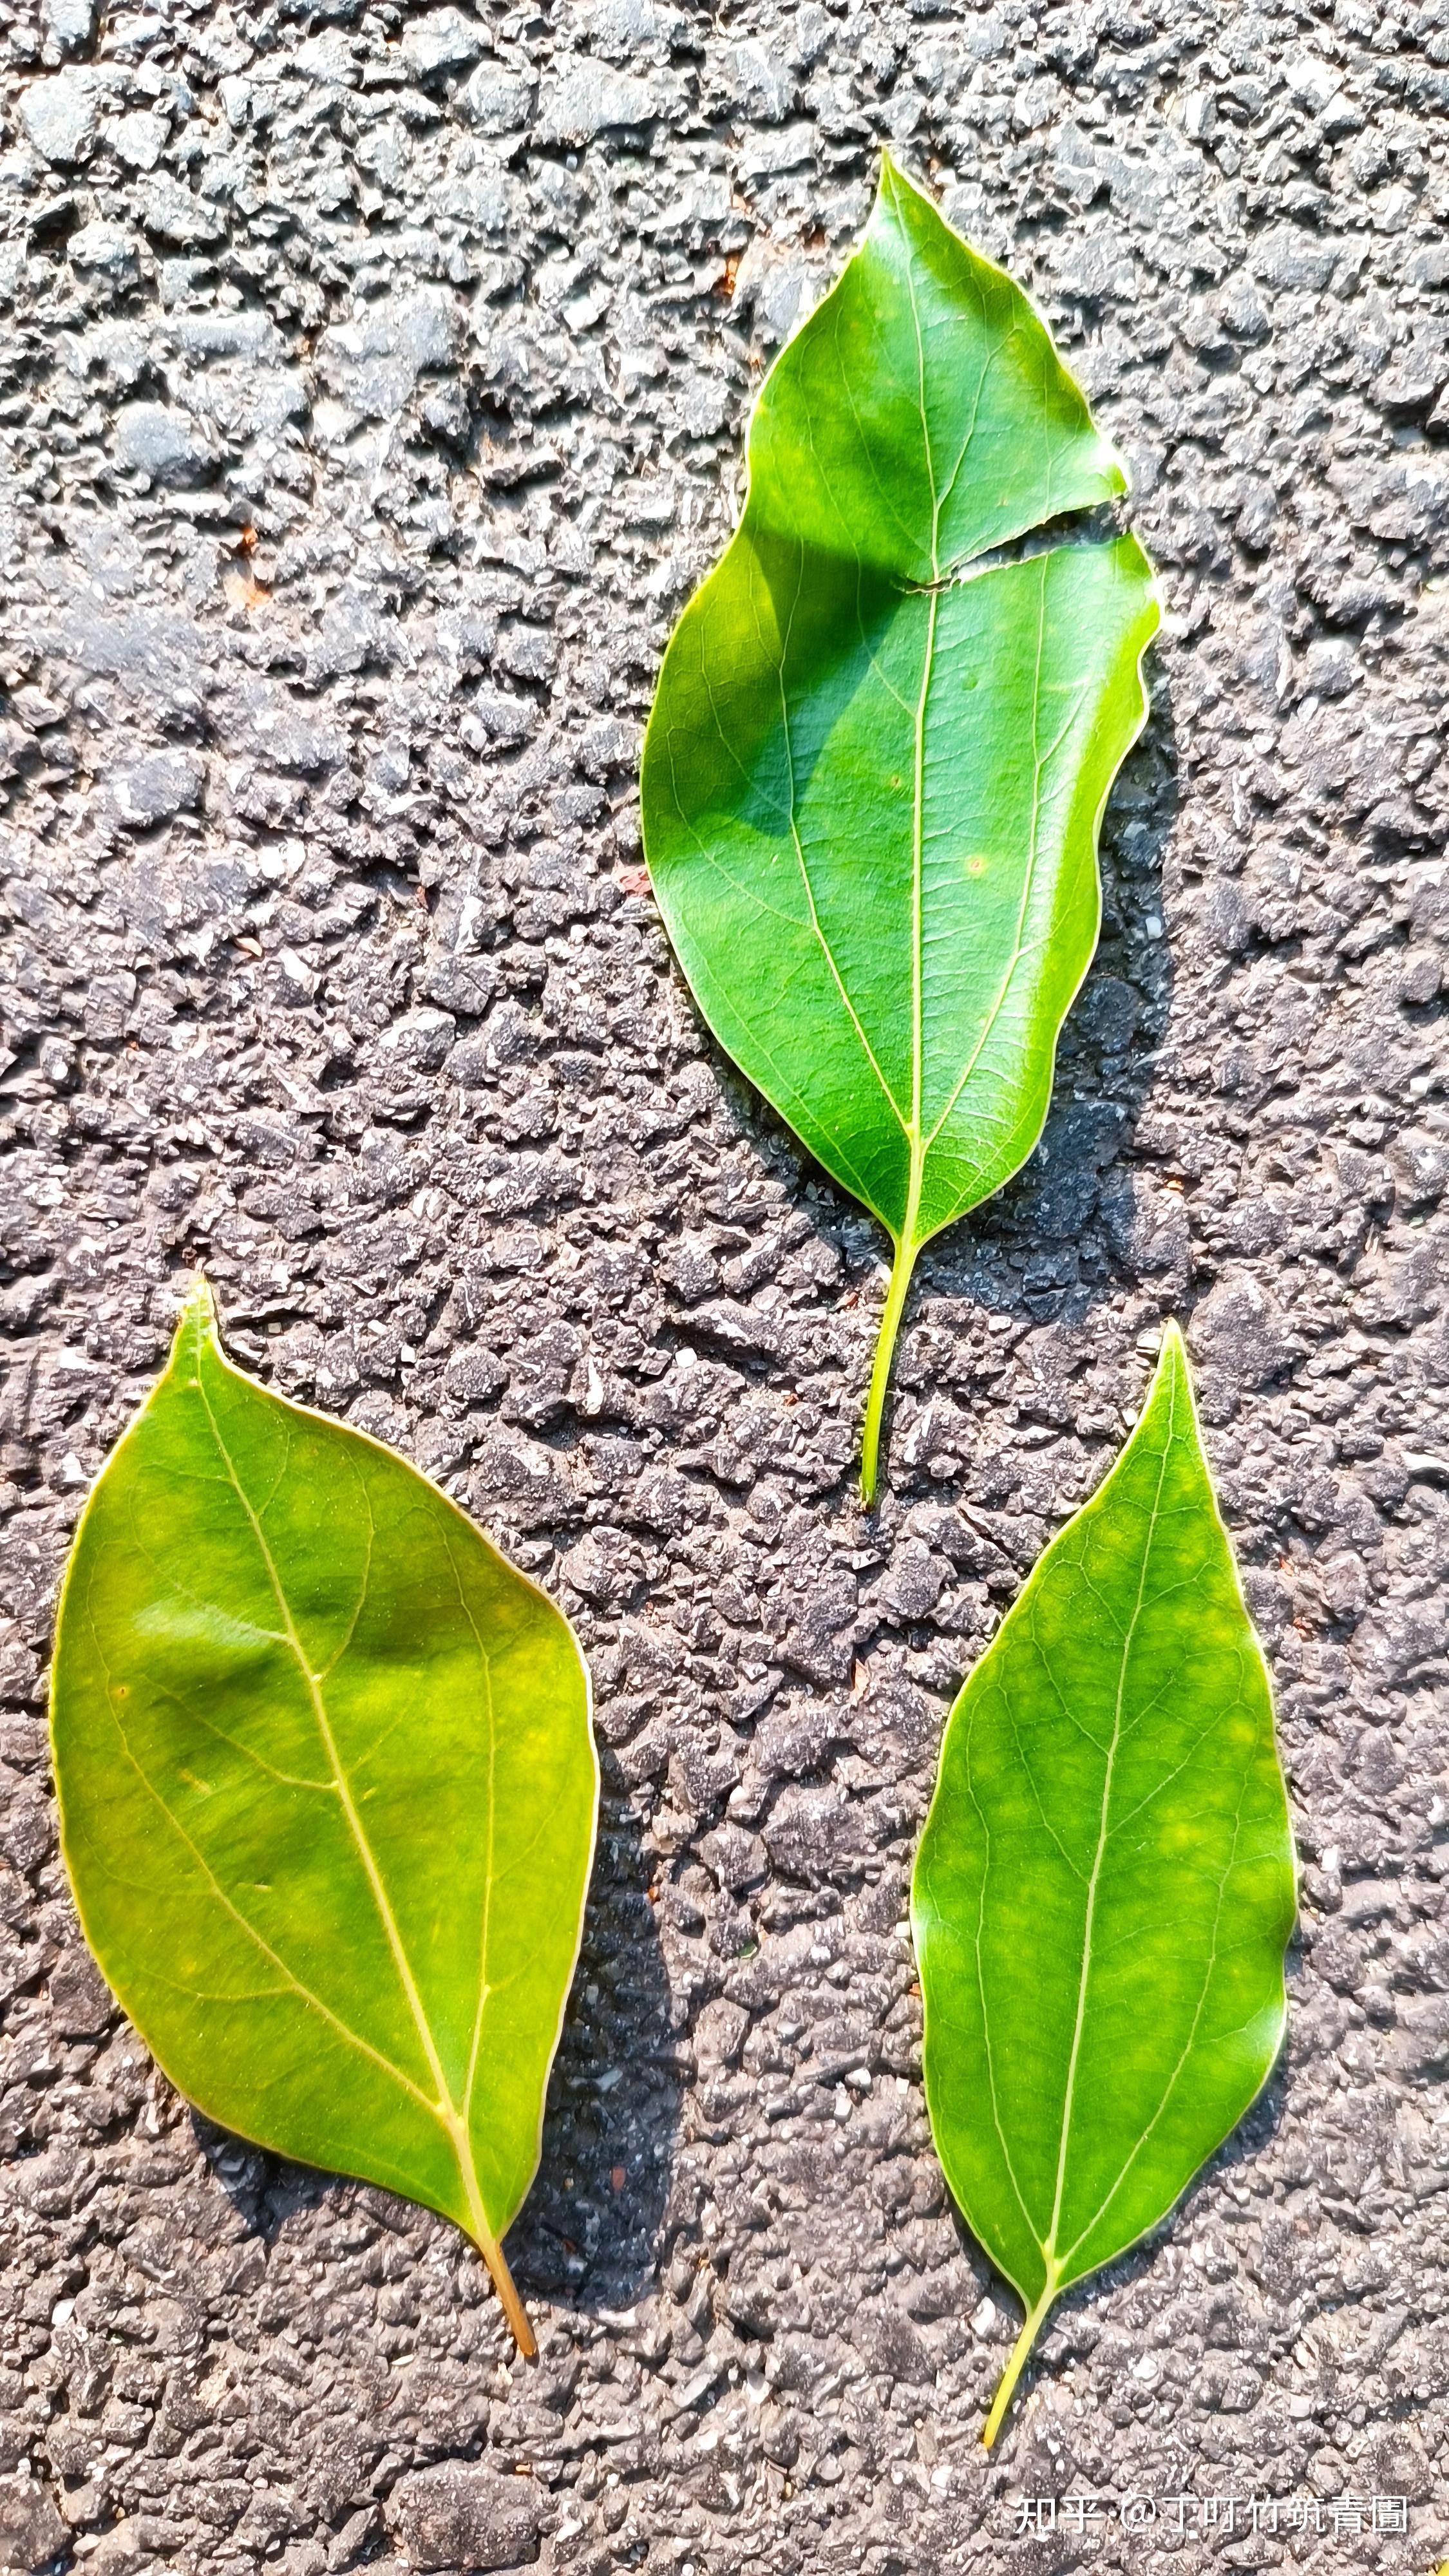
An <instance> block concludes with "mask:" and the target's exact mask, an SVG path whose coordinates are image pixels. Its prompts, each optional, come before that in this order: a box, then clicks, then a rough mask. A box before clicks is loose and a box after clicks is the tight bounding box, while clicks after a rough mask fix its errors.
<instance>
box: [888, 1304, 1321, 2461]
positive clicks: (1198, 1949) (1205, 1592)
mask: <svg viewBox="0 0 1449 2576" xmlns="http://www.w3.org/2000/svg"><path fill="white" fill-rule="evenodd" d="M1293 1908H1294V1869H1293V1843H1292V1835H1291V1831H1290V1828H1289V1823H1288V1805H1287V1799H1286V1796H1285V1794H1284V1788H1283V1777H1282V1773H1281V1772H1280V1770H1279V1767H1278V1756H1277V1753H1276V1751H1275V1748H1274V1742H1273V1711H1272V1702H1271V1699H1270V1696H1269V1689H1268V1676H1267V1672H1266V1670H1265V1667H1264V1663H1263V1657H1262V1653H1261V1650H1260V1648H1259V1645H1258V1641H1257V1639H1256V1637H1255V1636H1254V1634H1253V1631H1252V1628H1251V1626H1250V1624H1249V1621H1248V1614H1247V1611H1246V1610H1245V1608H1244V1606H1243V1598H1242V1593H1241V1591H1240V1589H1239V1585H1238V1578H1237V1571H1236V1568H1235V1566H1234V1563H1233V1556H1232V1550H1231V1548H1230V1546H1229V1543H1228V1537H1227V1533H1226V1531H1225V1530H1224V1528H1223V1525H1222V1522H1221V1520H1220V1519H1219V1517H1218V1512H1217V1507H1216V1504H1215V1503H1214V1500H1213V1492H1212V1486H1211V1484H1210V1482H1209V1479H1208V1471H1207V1466H1206V1463H1205V1461H1204V1458H1203V1454H1202V1447H1201V1444H1200V1441H1199V1439H1198V1432H1197V1424H1196V1421H1195V1419H1194V1415H1193V1404H1192V1389H1191V1385H1190V1382H1189V1379H1188V1372H1187V1359H1186V1354H1185V1353H1184V1350H1183V1347H1182V1339H1181V1336H1180V1334H1179V1333H1178V1331H1177V1329H1176V1327H1175V1326H1170V1327H1169V1328H1168V1333H1167V1338H1166V1341H1165V1342H1164V1345H1163V1351H1162V1358H1161V1360H1160V1362H1159V1364H1158V1369H1157V1374H1156V1377H1155V1378H1154V1380H1153V1384H1152V1389H1151V1392H1150V1394H1149V1396H1148V1399H1147V1403H1146V1406H1145V1408H1144V1411H1143V1414H1142V1418H1141V1420H1140V1422H1139V1423H1138V1425H1137V1427H1136V1430H1135V1431H1134V1432H1133V1434H1132V1437H1131V1439H1130V1440H1129V1441H1128V1443H1127V1446H1126V1448H1125V1449H1124V1450H1123V1452H1122V1455H1121V1457H1120V1458H1119V1459H1118V1461H1117V1464H1116V1466H1115V1467H1114V1468H1113V1469H1112V1471H1111V1474H1110V1475H1109V1476H1108V1477H1107V1479H1106V1481H1105V1482H1104V1483H1103V1484H1102V1485H1101V1486H1100V1487H1099V1489H1098V1491H1097V1492H1096V1493H1095V1494H1094V1495H1093V1497H1092V1499H1091V1501H1090V1502H1089V1503H1087V1504H1086V1505H1085V1506H1084V1508H1083V1509H1082V1510H1081V1511H1079V1512H1078V1513H1077V1514H1076V1516H1075V1518H1074V1519H1073V1520H1070V1521H1069V1522H1068V1523H1067V1525H1066V1527H1065V1529H1063V1530H1062V1531H1061V1532H1060V1534H1059V1535H1058V1536H1057V1537H1056V1538H1055V1539H1054V1540H1053V1541H1052V1544H1051V1546H1050V1547H1049V1548H1048V1549H1047V1551H1046V1554H1045V1555H1044V1556H1043V1557H1042V1559H1041V1562H1040V1563H1039V1564H1038V1565H1037V1567H1036V1569H1035V1571H1034V1572H1033V1574H1032V1576H1031V1579H1030V1581H1029V1582H1028V1584H1027V1586H1026V1589H1025V1591H1024V1592H1023V1593H1022V1595H1021V1598H1020V1600H1019V1601H1017V1602H1016V1604H1015V1605H1014V1607H1013V1608H1012V1610H1011V1611H1010V1612H1009V1613H1008V1615H1007V1617H1006V1619H1005V1620H1004V1621H1003V1623H1002V1626H1001V1628H1000V1631H999V1632H998V1634H997V1636H996V1637H995V1639H994V1640H993V1642H992V1644H991V1646H990V1647H989V1648H988V1650H987V1652H986V1653H985V1654H984V1655H983V1656H982V1658H981V1661H980V1663H979V1664H978V1665H977V1667H976V1669H975V1671H974V1672H973V1673H972V1675H971V1678H970V1680H969V1681H968V1682H967V1684H966V1687H965V1689H964V1690H963V1691H962V1693H961V1696H960V1698H959V1699H958V1700H957V1702H956V1705H955V1707H954V1709H953V1710H952V1712H951V1716H950V1719H949V1722H948V1724H947V1728H946V1735H945V1741H944V1744H943V1746H942V1751H941V1770H940V1777H939V1779H938V1781H937V1785H936V1793H935V1797H934V1799H933V1800H932V1804H931V1810H930V1814H929V1815H928V1817H927V1819H926V1826H925V1831H924V1833H923V1835H922V1838H921V1847H920V1851H919V1853H918V1855H917V1859H916V1869H915V1879H914V1885H913V1889H912V1919H913V1924H914V1929H915V1940H916V1952H917V1956H918V1958H919V1961H920V1969H921V1989H922V1993H923V1996H924V1998H925V2075H926V2100H927V2104H928V2107H929V2110H930V2115H931V2126H932V2130H933V2132H934V2135H935V2140H936V2146H937V2150H938V2152H939V2154H940V2158H941V2162H942V2165H943V2166H944V2168H945V2172H946V2179H947V2181H948V2182H949V2184H950V2186H951V2190H952V2192H953V2193H954V2195H955V2197H956V2200H957V2201H958V2203H959V2205H960V2207H961V2209H962V2211H963V2213H964V2214H965V2217H966V2219H967V2221H968V2223H969V2225H970V2227H971V2229H972V2231H973V2233H974V2234H975V2235H976V2236H978V2237H979V2238H980V2241H981V2243H982V2244H983V2246H984V2247H985V2248H986V2251H987V2253H988V2254H989V2255H990V2257H991V2260H992V2262H993V2263H994V2264H995V2265H996V2267H997V2269H998V2271H1000V2272H1003V2273H1004V2274H1005V2276H1006V2278H1007V2280H1009V2281H1010V2282H1012V2283H1013V2284H1014V2285H1015V2287H1016V2289H1017V2290H1018V2291H1019V2292H1020V2294H1021V2297H1022V2301H1023V2303H1024V2305H1025V2307H1026V2309H1027V2320H1026V2325H1025V2327H1024V2329H1023V2331H1022V2335H1021V2339H1020V2341H1019V2343H1018V2344H1017V2347H1016V2350H1015V2352H1014V2353H1013V2355H1012V2358H1011V2362H1010V2365H1009V2367H1008V2370H1007V2373H1006V2376H1005V2378H1004V2380H1003V2381H1002V2385H1001V2388H1000V2390H999V2392H998V2395H997V2398H996V2402H995V2405H994V2406H993V2408H992V2411H991V2414H990V2417H989V2418H988V2421H987V2425H986V2430H985V2433H984V2436H983V2438H984V2440H985V2441H986V2442H987V2444H988V2445H989V2444H990V2442H991V2441H992V2440H993V2439H994V2437H995V2434H996V2431H997V2428H998V2426H999V2424H1000V2422H1001V2419H1002V2416H1003V2414H1004V2413H1005V2410H1006V2406H1007V2404H1008V2402H1009V2400H1010V2396H1011V2391H1012V2389H1013V2387H1014V2386H1015V2383H1016V2379H1017V2375H1018V2373H1019V2371H1020V2369H1021V2366H1022V2363H1023V2362H1024V2361H1025V2359H1026V2356H1027V2353H1028V2352H1029V2351H1030V2348H1031V2344H1032V2341H1033V2339H1034V2337H1035V2335H1036V2333H1037V2331H1038V2329H1039V2327H1040V2325H1041V2323H1042V2320H1043V2318H1044V2317H1045V2316H1046V2314H1047V2311H1048V2310H1049V2308H1050V2307H1051V2305H1052V2303H1053V2301H1054V2300H1055V2299H1056V2298H1057V2296H1058V2295H1059V2293H1060V2292H1061V2291H1062V2290H1064V2289H1065V2288H1066V2287H1067V2285H1068V2284H1069V2283H1070V2282H1072V2281H1080V2280H1081V2279H1082V2278H1083V2277H1084V2276H1085V2275H1086V2274H1087V2273H1089V2272H1095V2271H1096V2270H1097V2269H1098V2268H1099V2266H1100V2265H1102V2264H1103V2263H1109V2262H1110V2261H1111V2260H1112V2258H1113V2256H1114V2255H1116V2254H1120V2253H1121V2252H1122V2251H1123V2249H1124V2247H1126V2246H1128V2245H1131V2244H1133V2243H1134V2242H1135V2240H1136V2239H1137V2238H1138V2237H1139V2236H1141V2235H1143V2234H1144V2232H1145V2231H1146V2230H1147V2229H1148V2228H1150V2227H1153V2226H1155V2225H1156V2223H1157V2221H1158V2220H1159V2219H1160V2218H1162V2217H1163V2216H1164V2215H1165V2214H1166V2212H1167V2211H1168V2210H1169V2209H1170V2208H1171V2207H1172V2204H1173V2202H1174V2201H1175V2200H1176V2199H1177V2197H1178V2194H1179V2193H1180V2192H1181V2191H1183V2190H1184V2189H1185V2188H1186V2186H1187V2184H1188V2183H1189V2182H1190V2181H1191V2179H1192V2177H1193V2175H1194V2174H1195V2173H1196V2172H1197V2170H1198V2168H1199V2166H1200V2165H1201V2164H1202V2163H1203V2161H1204V2159H1205V2158H1206V2157H1208V2156H1210V2155H1211V2154H1212V2153H1213V2151H1214V2149H1215V2148H1216V2147H1219V2146H1220V2145H1221V2144H1222V2141H1223V2140H1224V2138H1225V2137H1226V2136H1227V2135H1228V2132H1229V2131H1230V2130H1231V2129H1232V2128H1233V2126H1234V2125H1235V2123H1236V2122H1237V2121H1238V2120H1239V2119H1241V2117H1242V2115H1243V2113H1244V2111H1245V2110H1246V2109H1247V2107H1248V2104H1249V2103H1250V2102H1251V2101H1252V2099H1253V2097H1254V2095H1255V2094H1256V2093H1257V2092H1258V2091H1259V2089H1260V2087H1261V2086H1262V2084H1263V2083H1264V2081H1265V2079H1266V2077H1267V2075H1268V2071H1269V2069H1270V2067H1271V2066H1272V2064H1273V2060H1274V2058H1275V2056H1276V2055H1277V2052H1278V2047H1279V2043H1280V2041H1281V2039H1282V2036H1283V2023H1284V1992H1283V1953H1284V1949H1285V1947H1286V1944H1287V1941H1288V1936H1289V1933H1290V1931H1291V1929H1292V1924H1293Z"/></svg>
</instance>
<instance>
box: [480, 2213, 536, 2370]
mask: <svg viewBox="0 0 1449 2576" xmlns="http://www.w3.org/2000/svg"><path fill="white" fill-rule="evenodd" d="M478 2251H479V2253H480V2254H481V2255H482V2257H483V2260H484V2262H485V2263H486V2264H487V2266H488V2277H489V2279H490V2280H491V2282H492V2283H493V2287H494V2289H495V2290H496V2291H497V2293H498V2304H499V2306H500V2307H501V2308H502V2310H503V2313H504V2315H505V2317H506V2318H507V2319H508V2324H509V2330H510V2332H511V2333H512V2336H513V2340H514V2342H515V2343H516V2344H517V2346H518V2349H519V2351H520V2352H521V2353H522V2355H523V2358H524V2360H525V2361H533V2360H535V2359H536V2358H537V2355H538V2345H537V2343H536V2342H535V2340H534V2333H533V2328H532V2326H531V2325H530V2324H529V2322H528V2310H527V2309H526V2307H525V2306H524V2304H523V2301H522V2300H521V2298H520V2297H519V2295H518V2291H517V2288H516V2286H515V2283H514V2279H513V2274H512V2273H511V2272H510V2271H509V2268H508V2265H507V2263H506V2262H505V2260H504V2255H503V2248H502V2246H501V2245H497V2244H495V2243H494V2241H493V2239H492V2237H491V2236H490V2237H488V2238H487V2239H486V2240H485V2241H484V2242H483V2243H482V2244H480V2246H479V2248H478Z"/></svg>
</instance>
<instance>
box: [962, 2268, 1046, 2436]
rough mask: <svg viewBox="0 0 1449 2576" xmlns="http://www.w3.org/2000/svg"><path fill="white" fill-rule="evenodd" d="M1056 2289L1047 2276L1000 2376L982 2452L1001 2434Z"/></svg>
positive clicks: (982, 2434) (985, 2427)
mask: <svg viewBox="0 0 1449 2576" xmlns="http://www.w3.org/2000/svg"><path fill="white" fill-rule="evenodd" d="M1057 2287H1058V2283H1057V2277H1056V2274H1055V2273H1054V2272H1048V2274H1047V2277H1046V2287H1045V2289H1044V2290H1043V2291H1042V2294H1041V2297H1040V2298H1039V2299H1038V2301H1037V2303H1036V2306H1035V2307H1034V2308H1030V2309H1028V2311H1027V2319H1026V2323H1025V2325H1024V2326H1023V2327H1022V2330H1021V2332H1020V2334H1019V2335H1018V2336H1017V2338H1016V2342H1015V2343H1014V2345H1013V2346H1012V2352H1011V2359H1010V2361H1009V2362H1008V2363H1007V2365H1006V2368H1005V2370H1004V2371H1003V2372H1002V2374H1001V2386H1000V2387H999V2388H998V2390H997V2392H996V2395H995V2396H994V2397H993V2399H992V2401H991V2412H990V2414H989V2415H988V2416H987V2418H986V2421H985V2423H984V2424H983V2425H982V2427H981V2447H982V2449H983V2451H989V2450H990V2448H991V2445H992V2443H993V2442H994V2441H995V2439H996V2436H997V2434H998V2433H999V2432H1000V2430H1001V2426H1002V2421H1003V2418H1004V2417H1005V2414H1006V2410H1007V2408H1008V2406H1009V2405H1010V2404H1011V2399H1012V2393H1013V2391H1014V2389H1015V2387H1016V2383H1017V2381H1018V2380H1019V2379H1020V2377H1021V2374H1022V2371H1023V2370H1024V2368H1025V2367H1026V2359H1027V2355H1028V2353H1029V2352H1030V2351H1031V2348H1032V2345H1033V2344H1034V2343H1035V2341H1036V2339H1037V2336H1038V2335H1039V2334H1040V2332H1041V2329H1042V2324H1043V2321H1044V2319H1045V2317H1046V2315H1047V2312H1048V2310H1049V2308H1050V2307H1051V2305H1052V2302H1053V2300H1054V2299H1055V2297H1056V2294H1057Z"/></svg>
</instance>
